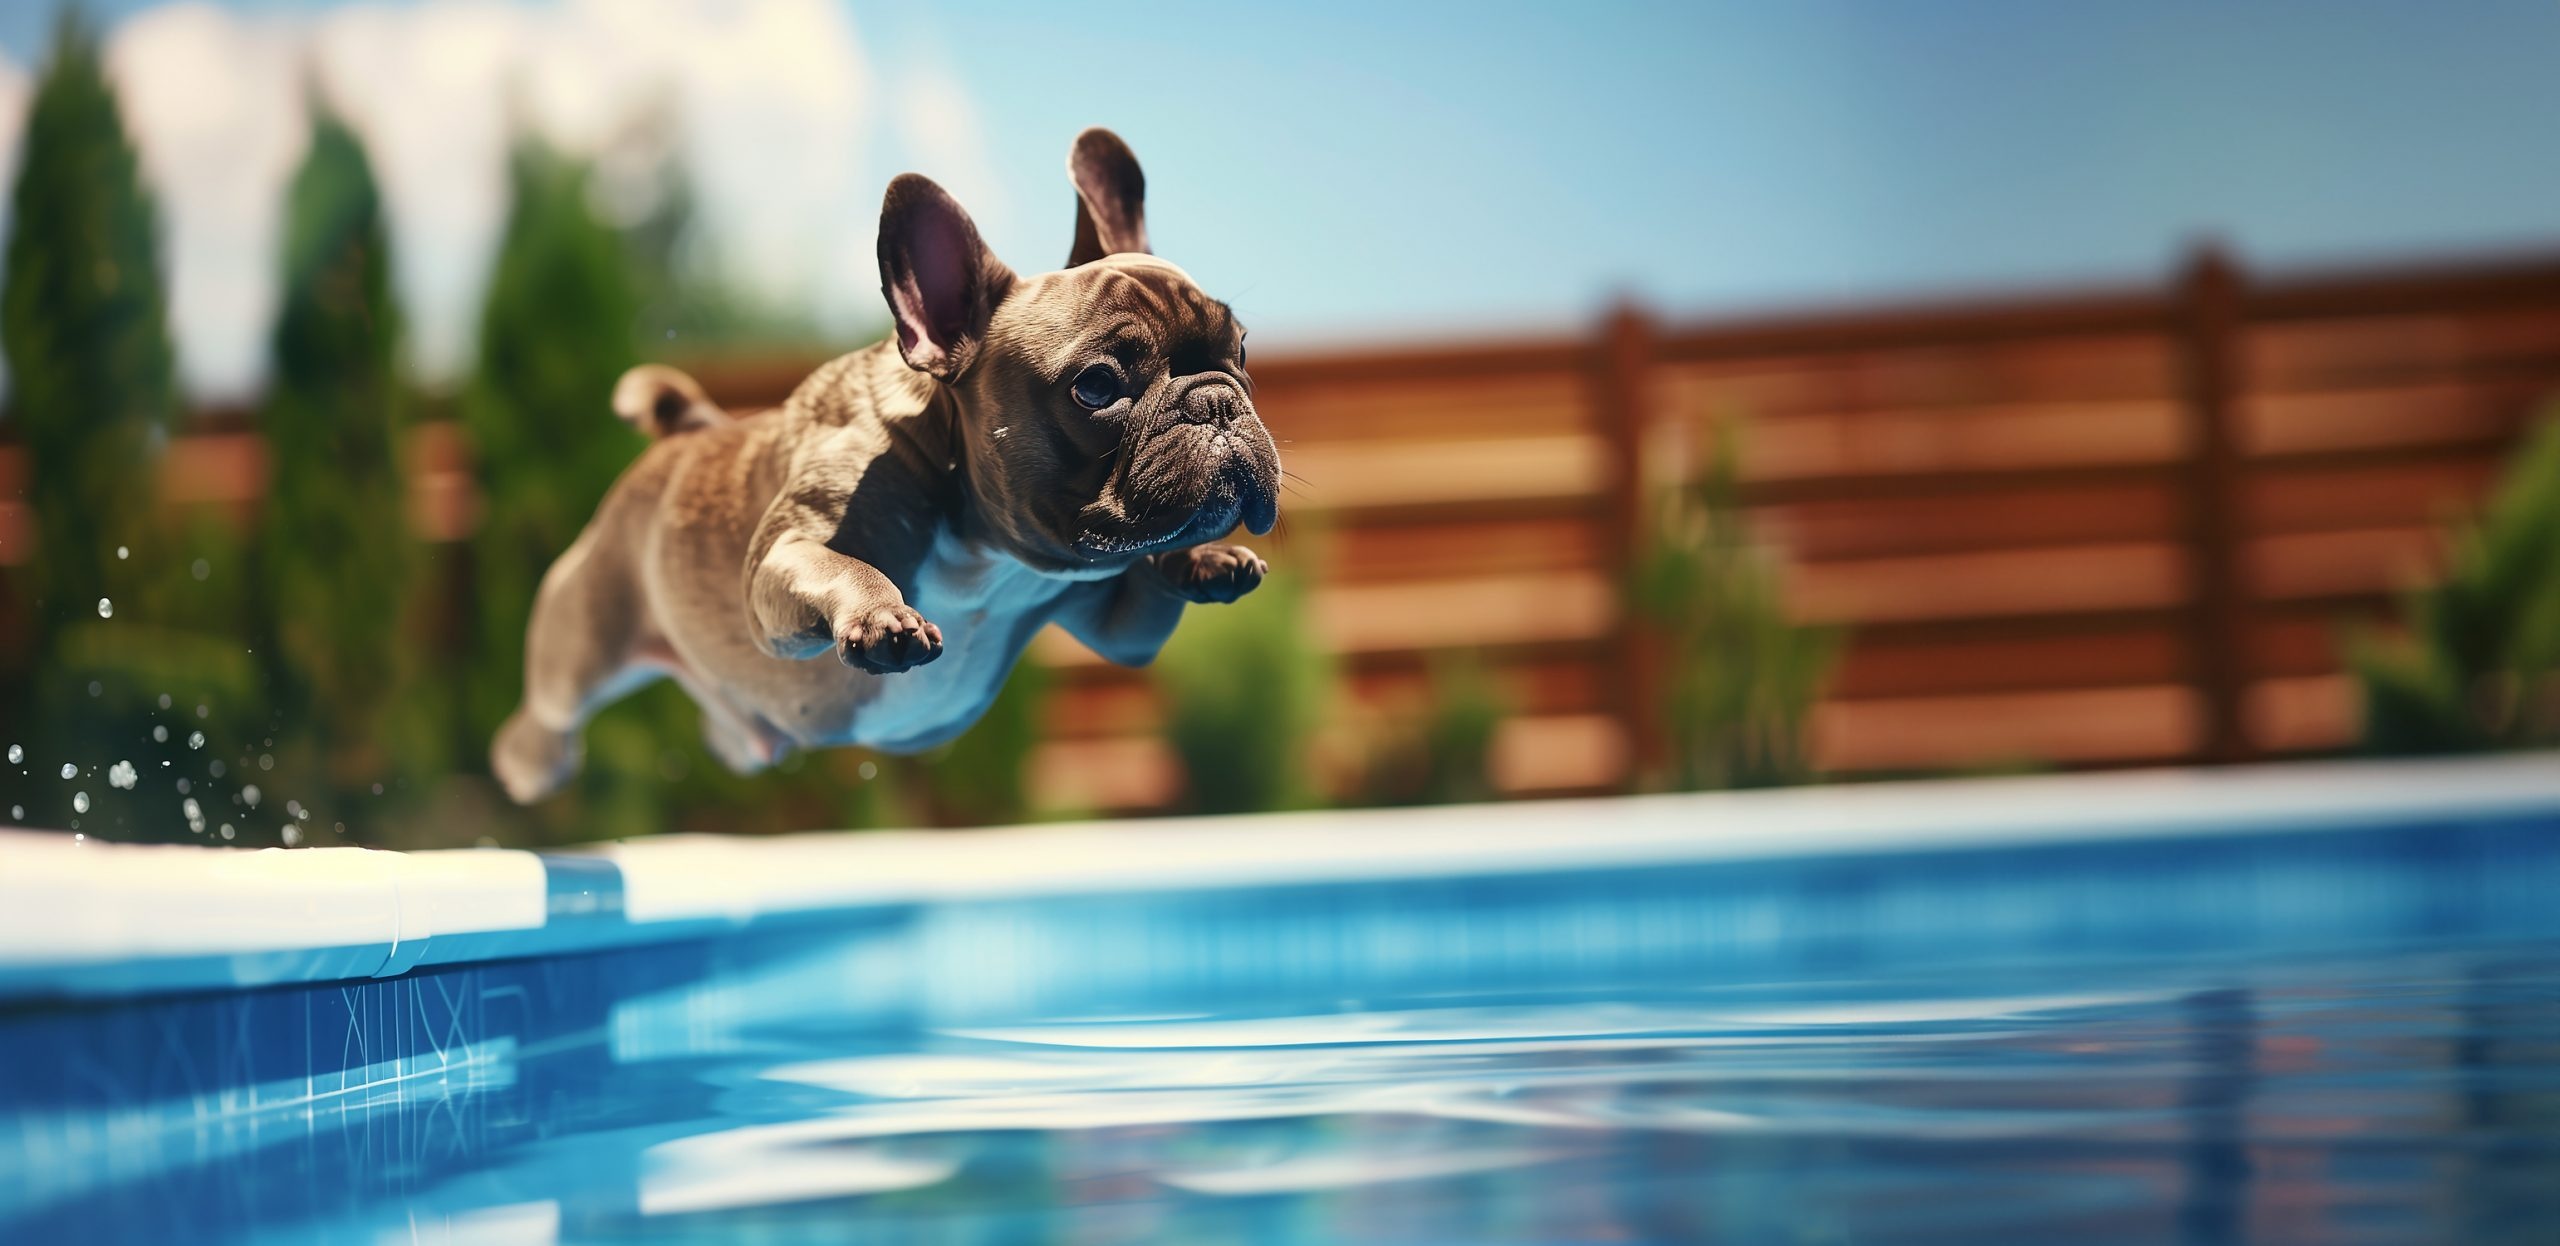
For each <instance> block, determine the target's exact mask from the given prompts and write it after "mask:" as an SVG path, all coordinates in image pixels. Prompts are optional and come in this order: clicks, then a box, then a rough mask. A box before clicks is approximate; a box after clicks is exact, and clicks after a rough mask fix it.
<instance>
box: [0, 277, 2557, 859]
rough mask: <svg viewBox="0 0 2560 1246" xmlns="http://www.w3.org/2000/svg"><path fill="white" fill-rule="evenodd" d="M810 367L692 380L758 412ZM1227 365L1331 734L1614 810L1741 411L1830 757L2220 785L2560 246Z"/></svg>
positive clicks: (2411, 525) (2312, 733)
mask: <svg viewBox="0 0 2560 1246" xmlns="http://www.w3.org/2000/svg"><path fill="white" fill-rule="evenodd" d="M807 366H808V364H807V361H783V362H780V363H773V364H766V365H745V364H739V365H731V366H715V367H704V368H700V369H698V372H699V373H700V375H701V376H702V377H703V379H704V380H705V382H706V385H707V387H708V388H709V389H710V391H711V392H712V393H713V395H714V396H715V397H717V398H719V399H720V400H722V401H723V402H725V403H727V404H728V405H730V406H732V407H733V408H741V409H743V408H751V407H755V406H759V405H767V404H771V403H773V402H776V401H779V400H780V398H781V397H782V396H783V394H784V393H786V392H787V391H788V389H789V387H790V385H791V384H792V383H794V382H796V381H797V379H798V378H799V376H800V375H801V374H802V373H803V372H805V370H806V368H807ZM1254 375H1255V381H1256V385H1257V404H1258V405H1259V406H1260V408H1261V410H1262V412H1263V414H1264V417H1265V419H1266V421H1267V422H1268V423H1269V424H1270V426H1271V427H1272V429H1273V430H1274V432H1275V433H1276V434H1277V435H1278V436H1279V437H1280V438H1281V439H1282V442H1283V456H1284V460H1285V461H1286V463H1287V465H1288V467H1289V469H1290V470H1291V472H1292V473H1293V474H1294V476H1295V477H1296V478H1297V481H1296V483H1295V484H1294V485H1293V487H1292V490H1291V492H1290V493H1289V494H1288V495H1287V496H1286V498H1285V500H1284V504H1283V512H1284V519H1283V524H1284V526H1283V530H1282V531H1281V532H1280V533H1278V534H1277V535H1276V537H1275V538H1274V539H1271V540H1269V541H1266V542H1257V544H1261V545H1264V546H1266V547H1267V552H1269V553H1270V554H1271V556H1272V559H1273V561H1274V564H1275V566H1277V567H1280V568H1285V569H1287V570H1289V571H1291V572H1292V573H1295V574H1300V575H1305V576H1309V577H1311V581H1312V585H1313V593H1312V607H1313V615H1314V618H1313V623H1314V627H1315V629H1316V631H1317V632H1318V634H1319V635H1320V637H1321V638H1322V640H1323V642H1324V643H1325V644H1326V645H1327V646H1329V647H1330V648H1331V649H1332V650H1333V651H1334V652H1335V653H1336V654H1337V655H1339V658H1340V660H1341V664H1342V669H1343V671H1344V675H1345V680H1344V686H1345V691H1346V695H1345V696H1344V697H1343V698H1342V706H1343V710H1342V713H1343V715H1344V717H1345V720H1346V723H1352V722H1356V721H1365V720H1368V719H1370V718H1373V717H1374V716H1375V715H1376V714H1378V713H1382V712H1385V711H1384V710H1383V709H1382V708H1381V707H1394V706H1400V705H1411V704H1415V703H1417V702H1418V701H1419V700H1420V698H1421V696H1422V689H1423V687H1424V683H1425V680H1426V670H1427V661H1428V658H1429V656H1430V655H1431V654H1432V653H1434V652H1435V651H1441V650H1449V649H1466V650H1472V651H1476V652H1478V653H1481V654H1482V655H1483V656H1484V658H1485V660H1486V661H1487V662H1488V663H1489V665H1490V666H1491V668H1492V669H1493V670H1494V671H1495V672H1496V673H1497V676H1498V678H1499V680H1500V682H1501V684H1502V685H1503V686H1504V687H1505V688H1506V689H1507V690H1508V693H1509V696H1510V698H1511V701H1512V703H1513V706H1514V708H1515V710H1516V712H1515V713H1514V714H1513V715H1512V716H1511V717H1510V718H1509V719H1508V720H1507V721H1506V722H1505V723H1504V724H1503V726H1502V729H1501V730H1500V732H1499V734H1498V736H1497V741H1496V748H1495V753H1496V758H1495V761H1496V765H1495V769H1496V777H1497V780H1498V783H1499V785H1500V786H1501V787H1502V788H1503V789H1504V790H1506V791H1509V792H1514V793H1552V792H1573V791H1595V790H1605V789H1609V788H1613V787H1616V786H1619V785H1621V784H1623V783H1624V782H1625V781H1626V779H1627V777H1628V776H1629V774H1630V773H1631V772H1632V769H1633V767H1635V766H1636V765H1637V764H1638V763H1639V759H1641V758H1646V757H1650V756H1656V755H1658V752H1659V750H1660V749H1661V747H1662V745H1661V741H1660V740H1659V738H1658V733H1657V732H1656V731H1655V730H1654V729H1653V728H1652V726H1651V724H1652V723H1654V722H1655V721H1657V720H1656V719H1655V717H1654V713H1653V711H1654V710H1655V709H1656V708H1657V707H1656V706H1655V703H1654V700H1653V690H1654V685H1655V680H1654V678H1653V674H1652V672H1649V671H1648V670H1647V669H1645V667H1646V663H1645V662H1644V661H1642V660H1641V655H1643V654H1644V653H1645V652H1646V651H1647V650H1646V647H1645V646H1644V645H1643V644H1641V643H1638V642H1639V641H1640V639H1641V637H1640V635H1639V630H1640V629H1639V628H1638V627H1637V625H1636V623H1635V622H1634V621H1633V620H1631V619H1630V618H1629V617H1628V616H1627V614H1626V612H1625V611H1624V610H1623V609H1621V600H1620V591H1621V590H1620V586H1621V584H1622V583H1623V581H1624V578H1625V573H1626V569H1627V566H1628V563H1629V560H1630V558H1631V557H1632V556H1633V554H1634V552H1635V551H1636V550H1637V548H1638V547H1639V546H1640V544H1641V542H1642V540H1643V539H1644V532H1643V524H1644V518H1645V516H1646V515H1648V514H1650V513H1651V511H1650V506H1651V501H1650V499H1651V498H1652V497H1654V496H1656V495H1657V494H1658V492H1659V491H1660V490H1661V489H1663V488H1665V487H1668V486H1670V485H1672V484H1674V483H1675V482H1677V481H1679V480H1682V479H1684V478H1685V477H1686V476H1687V474H1688V473H1689V472H1690V471H1692V470H1693V469H1694V467H1695V465H1696V463H1697V461H1698V456H1699V453H1700V451H1701V449H1702V448H1703V447H1704V446H1705V445H1706V444H1708V438H1707V429H1708V426H1709V425H1710V424H1711V423H1712V422H1713V421H1717V420H1732V421H1736V422H1737V424H1738V426H1739V444H1740V445H1741V446H1742V447H1743V448H1744V451H1745V454H1744V458H1743V478H1744V496H1745V501H1746V503H1747V505H1748V507H1749V509H1750V512H1751V515H1752V518H1753V521H1754V523H1755V527H1756V531H1757V532H1758V533H1759V535H1760V536H1761V537H1762V538H1764V539H1765V540H1766V541H1767V542H1768V543H1769V544H1770V545H1772V546H1773V547H1774V548H1775V549H1776V550H1777V551H1778V552H1779V554H1780V556H1781V557H1782V559H1783V560H1784V565H1785V567H1786V569H1787V570H1786V583H1787V594H1788V600H1789V602H1790V603H1791V608H1792V609H1793V610H1794V611H1795V612H1796V613H1797V614H1798V615H1799V616H1800V617H1802V618H1804V619H1806V620H1808V621H1820V622H1826V623H1835V624H1839V625H1842V626H1844V627H1845V628H1847V629H1848V631H1849V635H1850V637H1851V643H1850V645H1849V647H1848V650H1847V652H1846V655H1845V657H1844V660H1843V664H1842V667H1841V669H1840V671H1839V674H1838V678H1837V679H1836V681H1835V683H1834V685H1833V687H1832V689H1831V692H1830V694H1829V695H1828V697H1827V698H1826V700H1825V702H1824V703H1823V705H1822V706H1821V707H1820V709H1819V711H1818V712H1817V715H1816V719H1815V723H1814V748H1815V753H1816V756H1817V759H1818V761H1819V763H1820V764H1821V765H1822V766H1823V767H1824V768H1826V769H1829V770H1832V771H1836V772H1842V773H1850V774H1859V773H1886V772H1902V771H1927V770H1943V769H1950V768H1977V767H1993V766H2002V765H2011V764H2040V765H2063V766H2099V765H2132V764H2145V763H2161V762H2192V761H2236V760H2243V759H2248V758H2253V757H2260V756H2267V755H2280V754H2291V753H2302V752H2310V751H2319V750H2324V749H2331V748H2335V747H2338V746H2340V745H2342V744H2344V743H2346V742H2347V741H2348V740H2349V739H2350V738H2351V737H2352V734H2353V730H2354V700H2353V695H2352V688H2351V687H2350V685H2349V684H2348V683H2347V681H2346V680H2345V679H2344V678H2343V677H2342V676H2341V675H2340V673H2339V654H2338V640H2339V636H2340V631H2341V628H2342V626H2343V625H2344V624H2345V623H2347V622H2348V621H2349V620H2352V619H2357V618H2369V617H2373V616H2374V615H2375V614H2376V613H2377V612H2378V611H2379V609H2380V607H2382V606H2383V605H2384V604H2385V603H2387V601H2388V598H2389V594H2390V593H2391V592H2392V591H2394V590H2396V589H2400V588H2403V587H2406V586H2408V585H2411V584H2413V583H2417V582H2420V581H2422V580H2423V579H2424V578H2425V577H2427V576H2428V575H2429V574H2430V572H2431V569H2432V568H2433V567H2434V565H2435V563H2436V561H2437V559H2438V556H2439V552H2440V542H2441V534H2442V531H2443V524H2444V521H2446V520H2447V519H2448V518H2450V517H2452V516H2454V515H2456V514H2458V513H2460V512H2461V510H2462V509H2463V508H2464V507H2465V506H2466V505H2467V504H2469V503H2471V502H2472V501H2474V500H2476V499H2477V498H2478V497H2479V495H2480V493H2481V491H2482V489H2483V487H2484V486H2485V484H2486V483H2487V482H2488V481H2490V480H2491V479H2492V478H2493V477H2494V474H2495V472H2496V470H2497V468H2498V466H2499V463H2500V461H2501V459H2502V457H2503V456H2504V454H2505V453H2506V452H2507V451H2508V449H2509V448H2510V447H2511V446H2512V445H2513V443H2514V442H2515V440H2516V438H2517V436H2518V434H2519V432H2520V431H2521V430H2522V429H2523V428H2524V427H2525V426H2526V424H2527V422H2528V421H2529V419H2530V418H2531V417H2532V416H2533V414H2534V413H2535V412H2536V411H2537V410H2538V409H2539V408H2540V405H2541V403H2542V402H2543V401H2544V399H2545V398H2546V396H2548V395H2551V394H2553V393H2554V392H2555V391H2560V259H2553V260H2537V261H2529V262H2504V263H2498V264H2490V265H2481V266H2476V267H2470V268H2451V269H2443V268H2440V269H2436V270H2432V271H2400V272H2387V273H2376V274H2350V275H2330V276H2321V277H2314V278H2305V279H2289V280H2283V281H2260V280H2252V279H2250V278H2248V277H2247V276H2245V275H2244V274H2243V273H2242V272H2241V271H2240V270H2239V269H2237V268H2236V267H2235V266H2233V265H2232V264H2231V263H2229V262H2227V261H2226V260H2224V259H2223V258H2221V257H2220V256H2218V255H2216V254H2213V253H2204V254H2200V255H2198V256H2196V257H2195V258H2194V259H2193V260H2192V261H2191V263H2190V264H2189V265H2188V266H2187V267H2186V268H2185V269H2184V270H2183V272H2182V274H2181V275H2180V276H2179V278H2178V279H2177V280H2175V281H2174V282H2173V283H2171V284H2170V285H2169V286H2167V287H2166V288H2161V289H2151V290H2133V291H2124V292H2118V293H2101V294H2089V295H2077V296H2071V297H2053V298H2030V299H2012V300H2004V301H1985V302H1979V303H1960V304H1941V305H1935V306H1914V307H1906V308H1898V309H1891V310H1884V311H1860V312H1842V313H1837V314H1825V315H1812V316H1802V317H1794V318H1785V319H1759V320H1737V321H1731V322H1710V323H1701V324H1686V325H1682V324H1664V323H1659V322H1657V321H1656V320H1654V319H1653V318H1652V317H1650V316H1648V315H1646V314H1644V313H1643V312H1642V311H1640V310H1636V309H1624V310H1621V311H1619V312H1618V313H1616V314H1614V315H1612V316H1611V317H1609V318H1608V319H1607V320H1606V322H1605V323H1604V324H1602V325H1601V326H1599V327H1598V328H1597V329H1596V330H1595V331H1594V332H1593V333H1591V334H1590V335H1588V336H1582V337H1573V338H1558V339H1550V340H1525V341H1501V342H1487V343H1481V344H1474V345H1464V346H1454V347H1446V348H1433V349H1403V350H1393V351H1381V352H1376V353H1357V354H1337V355H1326V356H1299V357H1273V358H1269V359H1257V362H1256V366H1255V368H1254ZM422 435H423V436H424V437H425V438H426V443H425V445H424V447H423V451H424V452H423V453H422V454H420V455H419V456H418V457H419V459H420V460H421V462H422V464H423V465H424V466H423V470H424V472H425V478H424V479H423V480H422V488H421V490H420V491H419V493H418V498H417V501H418V505H417V507H416V510H417V513H418V518H419V522H420V523H421V525H422V526H423V527H424V528H425V529H427V530H428V531H430V532H431V533H433V534H435V535H440V536H447V537H450V536H454V535H458V534H459V533H460V532H461V531H462V530H464V529H466V528H467V524H468V513H469V497H468V488H467V481H468V479H469V476H468V471H467V459H466V456H465V455H464V454H463V453H462V447H460V445H459V443H458V441H457V440H456V439H455V438H454V436H453V435H452V433H451V431H450V430H449V429H429V430H426V431H425V432H424V433H423V434H422ZM243 453H245V452H244V451H243V450H242V449H241V448H240V447H239V446H238V445H237V444H235V443H232V442H226V443H223V444H222V445H219V446H217V445H216V444H215V443H214V442H212V441H210V440H204V439H197V440H196V441H195V443H194V444H193V445H192V447H188V448H182V450H181V457H182V458H183V457H185V456H189V455H192V456H194V460H202V461H205V462H210V461H214V460H218V459H223V458H224V457H225V456H230V457H239V456H240V455H241V454H243ZM191 461H192V460H191ZM8 470H9V468H8V466H7V465H6V464H0V476H5V474H6V472H7V471H8ZM237 474H238V475H240V476H241V477H242V478H247V479H252V480H253V479H254V477H255V474H256V473H255V467H254V465H245V466H241V467H239V468H238V471H237ZM185 475H186V476H187V477H188V479H190V480H192V481H195V482H198V483H197V485H195V486H192V487H196V488H197V489H198V490H199V491H201V482H202V481H204V480H206V479H209V478H213V477H216V476H222V475H224V473H219V472H217V473H211V474H210V475H209V474H208V473H207V472H206V471H204V470H202V463H201V462H199V463H198V464H197V466H196V467H195V468H191V469H189V470H188V471H187V472H186V473H185ZM0 483H5V481H0ZM250 488H251V489H252V490H253V491H254V484H253V485H251V486H250ZM0 492H5V490H0ZM5 519H6V517H5V516H0V526H5ZM5 545H15V546H17V547H20V548H23V542H22V541H20V542H5V541H0V546H5ZM1035 659H1036V660H1038V661H1042V662H1045V663H1048V664H1049V665H1051V666H1052V667H1054V668H1055V669H1056V670H1057V672H1058V675H1059V678H1058V680H1057V684H1058V686H1059V688H1060V691H1061V695H1059V696H1058V697H1057V698H1056V700H1055V702H1054V710H1053V713H1054V722H1053V726H1054V731H1053V732H1052V740H1051V742H1050V743H1049V744H1048V745H1047V746H1046V747H1045V749H1044V752H1043V754H1042V756H1041V758H1040V761H1039V777H1038V785H1039V787H1040V788H1041V789H1042V790H1043V791H1044V792H1046V793H1047V794H1048V795H1049V796H1050V797H1051V798H1052V799H1054V800H1058V801H1061V802H1064V803H1068V804H1072V805H1077V806H1082V807H1088V808H1095V809H1142V808H1148V807H1155V806H1159V805H1162V804H1163V803H1165V802H1166V801H1168V800H1170V799H1172V798H1173V797H1174V796H1175V795H1176V794H1177V791H1178V784H1179V777H1178V774H1177V772H1176V770H1175V768H1174V766H1173V764H1172V763H1171V761H1170V759H1169V756H1168V754H1167V752H1166V751H1165V749H1164V748H1163V746H1162V744H1161V742H1160V740H1159V734H1158V728H1159V724H1160V716H1159V715H1160V710H1159V706H1158V704H1157V701H1156V698H1155V696H1154V694H1153V691H1152V689H1151V687H1150V685H1149V684H1148V683H1147V681H1146V679H1145V677H1144V675H1143V674H1142V673H1133V672H1127V671H1121V670H1117V669H1114V668H1111V667H1108V666H1104V665H1102V664H1100V663H1099V662H1097V661H1095V660H1093V659H1092V658H1091V657H1090V655H1088V654H1085V653H1083V652H1082V651H1081V650H1080V649H1079V648H1078V647H1077V646H1075V645H1074V643H1073V642H1071V641H1068V640H1066V639H1065V638H1064V637H1063V636H1060V635H1058V634H1056V633H1054V632H1052V633H1051V634H1049V635H1047V636H1044V637H1043V638H1042V640H1041V641H1040V642H1039V644H1038V646H1037V647H1036V649H1035Z"/></svg>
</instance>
